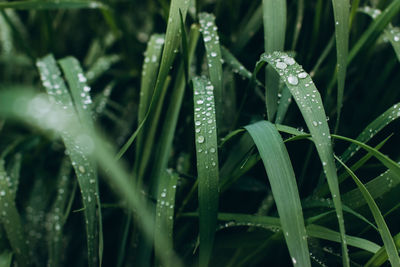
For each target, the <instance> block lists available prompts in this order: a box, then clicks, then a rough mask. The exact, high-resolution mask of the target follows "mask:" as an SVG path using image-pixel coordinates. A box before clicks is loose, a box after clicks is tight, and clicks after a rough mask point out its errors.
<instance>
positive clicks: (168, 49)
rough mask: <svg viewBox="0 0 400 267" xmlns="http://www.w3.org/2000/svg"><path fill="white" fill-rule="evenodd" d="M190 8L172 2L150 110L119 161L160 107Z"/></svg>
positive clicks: (178, 0) (179, 1)
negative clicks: (184, 21)
mask: <svg viewBox="0 0 400 267" xmlns="http://www.w3.org/2000/svg"><path fill="white" fill-rule="evenodd" d="M188 7H189V1H187V0H172V1H171V6H170V11H169V17H168V25H167V32H166V34H165V45H164V48H163V52H162V56H161V63H160V70H159V72H158V75H157V79H156V84H155V88H154V93H153V95H152V98H151V101H150V106H149V109H148V111H147V113H146V115H145V117H144V118H143V121H142V122H141V123H140V124H139V126H138V128H137V129H136V130H135V132H134V133H133V134H132V135H131V136H130V138H129V139H128V141H127V142H126V143H125V144H124V145H123V146H122V148H121V149H120V151H119V152H118V154H117V156H116V157H117V159H119V158H121V157H122V155H123V154H124V153H125V152H126V151H127V150H128V148H129V147H130V146H131V144H132V143H133V141H135V138H136V136H137V134H138V133H139V131H140V130H141V128H142V127H143V125H144V123H145V121H146V119H147V118H148V116H149V114H151V113H153V112H154V111H155V109H156V107H157V106H159V104H158V101H159V98H160V96H161V94H162V89H163V88H164V83H165V80H166V79H167V76H168V73H169V71H170V68H171V67H172V63H173V61H174V59H175V55H176V51H178V49H179V45H180V42H181V33H180V30H181V15H182V18H183V20H185V19H186V13H187V9H188Z"/></svg>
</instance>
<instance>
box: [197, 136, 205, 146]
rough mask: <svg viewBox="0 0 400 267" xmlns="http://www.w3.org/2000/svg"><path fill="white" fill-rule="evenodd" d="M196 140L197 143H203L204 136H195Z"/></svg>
mask: <svg viewBox="0 0 400 267" xmlns="http://www.w3.org/2000/svg"><path fill="white" fill-rule="evenodd" d="M197 142H198V143H199V144H202V143H204V136H202V135H200V136H199V137H197Z"/></svg>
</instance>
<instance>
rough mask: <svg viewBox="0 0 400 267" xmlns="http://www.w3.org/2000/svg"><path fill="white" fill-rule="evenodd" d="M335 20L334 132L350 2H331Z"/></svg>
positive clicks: (343, 74)
mask: <svg viewBox="0 0 400 267" xmlns="http://www.w3.org/2000/svg"><path fill="white" fill-rule="evenodd" d="M332 5H333V13H334V18H335V37H336V58H337V65H336V67H337V82H338V89H337V90H338V91H337V106H336V111H337V117H336V127H335V132H337V129H338V127H339V121H340V115H341V110H342V105H343V92H344V85H345V81H346V67H347V54H348V49H349V48H348V46H349V19H350V1H349V0H332Z"/></svg>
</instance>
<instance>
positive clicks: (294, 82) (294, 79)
mask: <svg viewBox="0 0 400 267" xmlns="http://www.w3.org/2000/svg"><path fill="white" fill-rule="evenodd" d="M287 81H288V83H289V84H291V85H297V84H298V83H299V79H297V77H296V76H293V75H289V77H288V78H287Z"/></svg>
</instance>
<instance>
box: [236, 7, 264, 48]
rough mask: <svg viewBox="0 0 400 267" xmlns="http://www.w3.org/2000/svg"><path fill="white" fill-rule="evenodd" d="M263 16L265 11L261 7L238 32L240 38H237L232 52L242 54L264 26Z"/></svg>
mask: <svg viewBox="0 0 400 267" xmlns="http://www.w3.org/2000/svg"><path fill="white" fill-rule="evenodd" d="M262 15H263V9H262V7H261V6H259V7H258V8H256V9H255V10H254V12H253V13H251V14H250V15H249V16H248V17H250V18H249V20H248V21H246V24H245V25H244V26H241V27H240V28H239V30H238V36H237V37H236V38H235V42H234V43H233V49H232V51H235V52H240V51H241V50H242V49H243V48H244V47H245V46H246V44H247V43H248V42H249V41H250V39H251V38H252V37H253V36H254V35H255V34H256V33H257V32H258V30H259V29H260V28H261V26H262Z"/></svg>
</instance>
